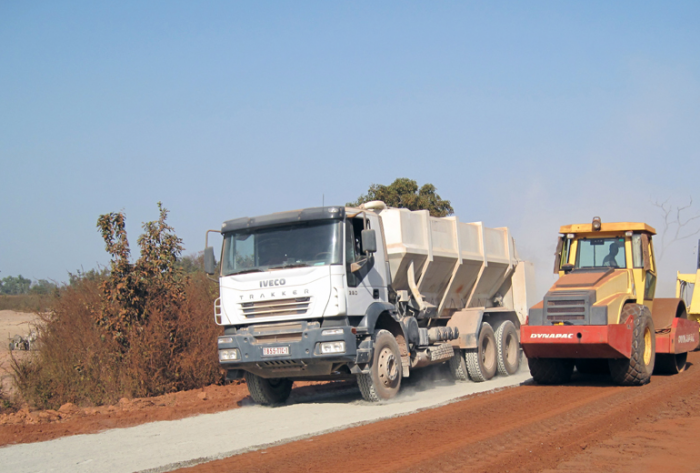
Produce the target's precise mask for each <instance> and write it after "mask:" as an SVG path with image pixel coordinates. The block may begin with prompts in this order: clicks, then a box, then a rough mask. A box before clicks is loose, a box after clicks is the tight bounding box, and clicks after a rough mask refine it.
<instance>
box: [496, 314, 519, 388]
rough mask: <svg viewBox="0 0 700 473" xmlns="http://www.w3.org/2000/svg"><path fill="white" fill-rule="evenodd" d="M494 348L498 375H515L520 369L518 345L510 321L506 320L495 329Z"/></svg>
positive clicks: (516, 334)
mask: <svg viewBox="0 0 700 473" xmlns="http://www.w3.org/2000/svg"><path fill="white" fill-rule="evenodd" d="M496 346H497V348H498V373H499V374H502V375H503V376H509V375H512V374H515V373H516V372H517V371H518V368H520V343H519V342H518V331H517V330H516V329H515V325H513V322H511V321H510V320H506V321H505V322H503V323H502V324H501V325H499V326H498V328H497V329H496Z"/></svg>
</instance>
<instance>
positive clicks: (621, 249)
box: [576, 237, 627, 269]
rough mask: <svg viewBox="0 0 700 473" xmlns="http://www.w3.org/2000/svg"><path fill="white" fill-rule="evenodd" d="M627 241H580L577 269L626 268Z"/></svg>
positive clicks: (621, 239)
mask: <svg viewBox="0 0 700 473" xmlns="http://www.w3.org/2000/svg"><path fill="white" fill-rule="evenodd" d="M626 261H627V260H626V259H625V239H624V238H620V237H614V238H591V239H587V238H584V239H581V240H579V241H578V252H577V255H576V268H581V269H584V268H624V267H626V266H627V264H626Z"/></svg>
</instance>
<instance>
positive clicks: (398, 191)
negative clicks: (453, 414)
mask: <svg viewBox="0 0 700 473" xmlns="http://www.w3.org/2000/svg"><path fill="white" fill-rule="evenodd" d="M372 200H382V201H384V203H386V205H388V206H389V207H398V208H402V209H410V210H429V211H430V215H432V216H433V217H447V216H448V215H452V214H453V213H454V209H452V206H451V205H450V201H449V200H442V199H441V198H440V196H439V195H438V194H437V192H436V189H435V186H434V185H432V184H424V185H423V187H421V188H420V189H419V188H418V183H417V182H416V181H414V180H413V179H408V178H405V177H400V178H398V179H396V180H395V181H394V182H393V183H391V184H390V185H388V186H385V185H382V184H372V185H371V186H369V190H368V191H367V194H365V195H361V196H360V197H359V198H358V199H357V201H355V202H348V204H347V205H348V206H352V207H357V206H359V205H360V204H363V203H365V202H370V201H372Z"/></svg>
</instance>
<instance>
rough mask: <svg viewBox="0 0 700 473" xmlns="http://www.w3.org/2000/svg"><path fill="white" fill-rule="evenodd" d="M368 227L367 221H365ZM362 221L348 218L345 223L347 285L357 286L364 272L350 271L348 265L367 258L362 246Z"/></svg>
mask: <svg viewBox="0 0 700 473" xmlns="http://www.w3.org/2000/svg"><path fill="white" fill-rule="evenodd" d="M367 228H369V222H367ZM363 229H364V222H363V220H362V218H353V219H348V220H347V221H346V223H345V266H346V271H347V275H348V286H349V287H357V286H358V285H359V284H360V281H361V280H362V277H363V275H364V272H362V271H358V272H352V271H351V269H350V265H351V264H352V263H356V262H358V261H361V260H363V259H366V258H367V255H365V254H364V251H363V248H362V230H363ZM360 273H362V274H360Z"/></svg>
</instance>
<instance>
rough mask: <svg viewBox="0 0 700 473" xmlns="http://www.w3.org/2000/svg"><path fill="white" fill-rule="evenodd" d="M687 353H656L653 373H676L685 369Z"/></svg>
mask: <svg viewBox="0 0 700 473" xmlns="http://www.w3.org/2000/svg"><path fill="white" fill-rule="evenodd" d="M687 360H688V353H687V352H686V353H678V354H675V355H674V354H658V355H656V364H655V365H654V374H678V373H680V372H681V371H683V370H685V363H686V361H687Z"/></svg>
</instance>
